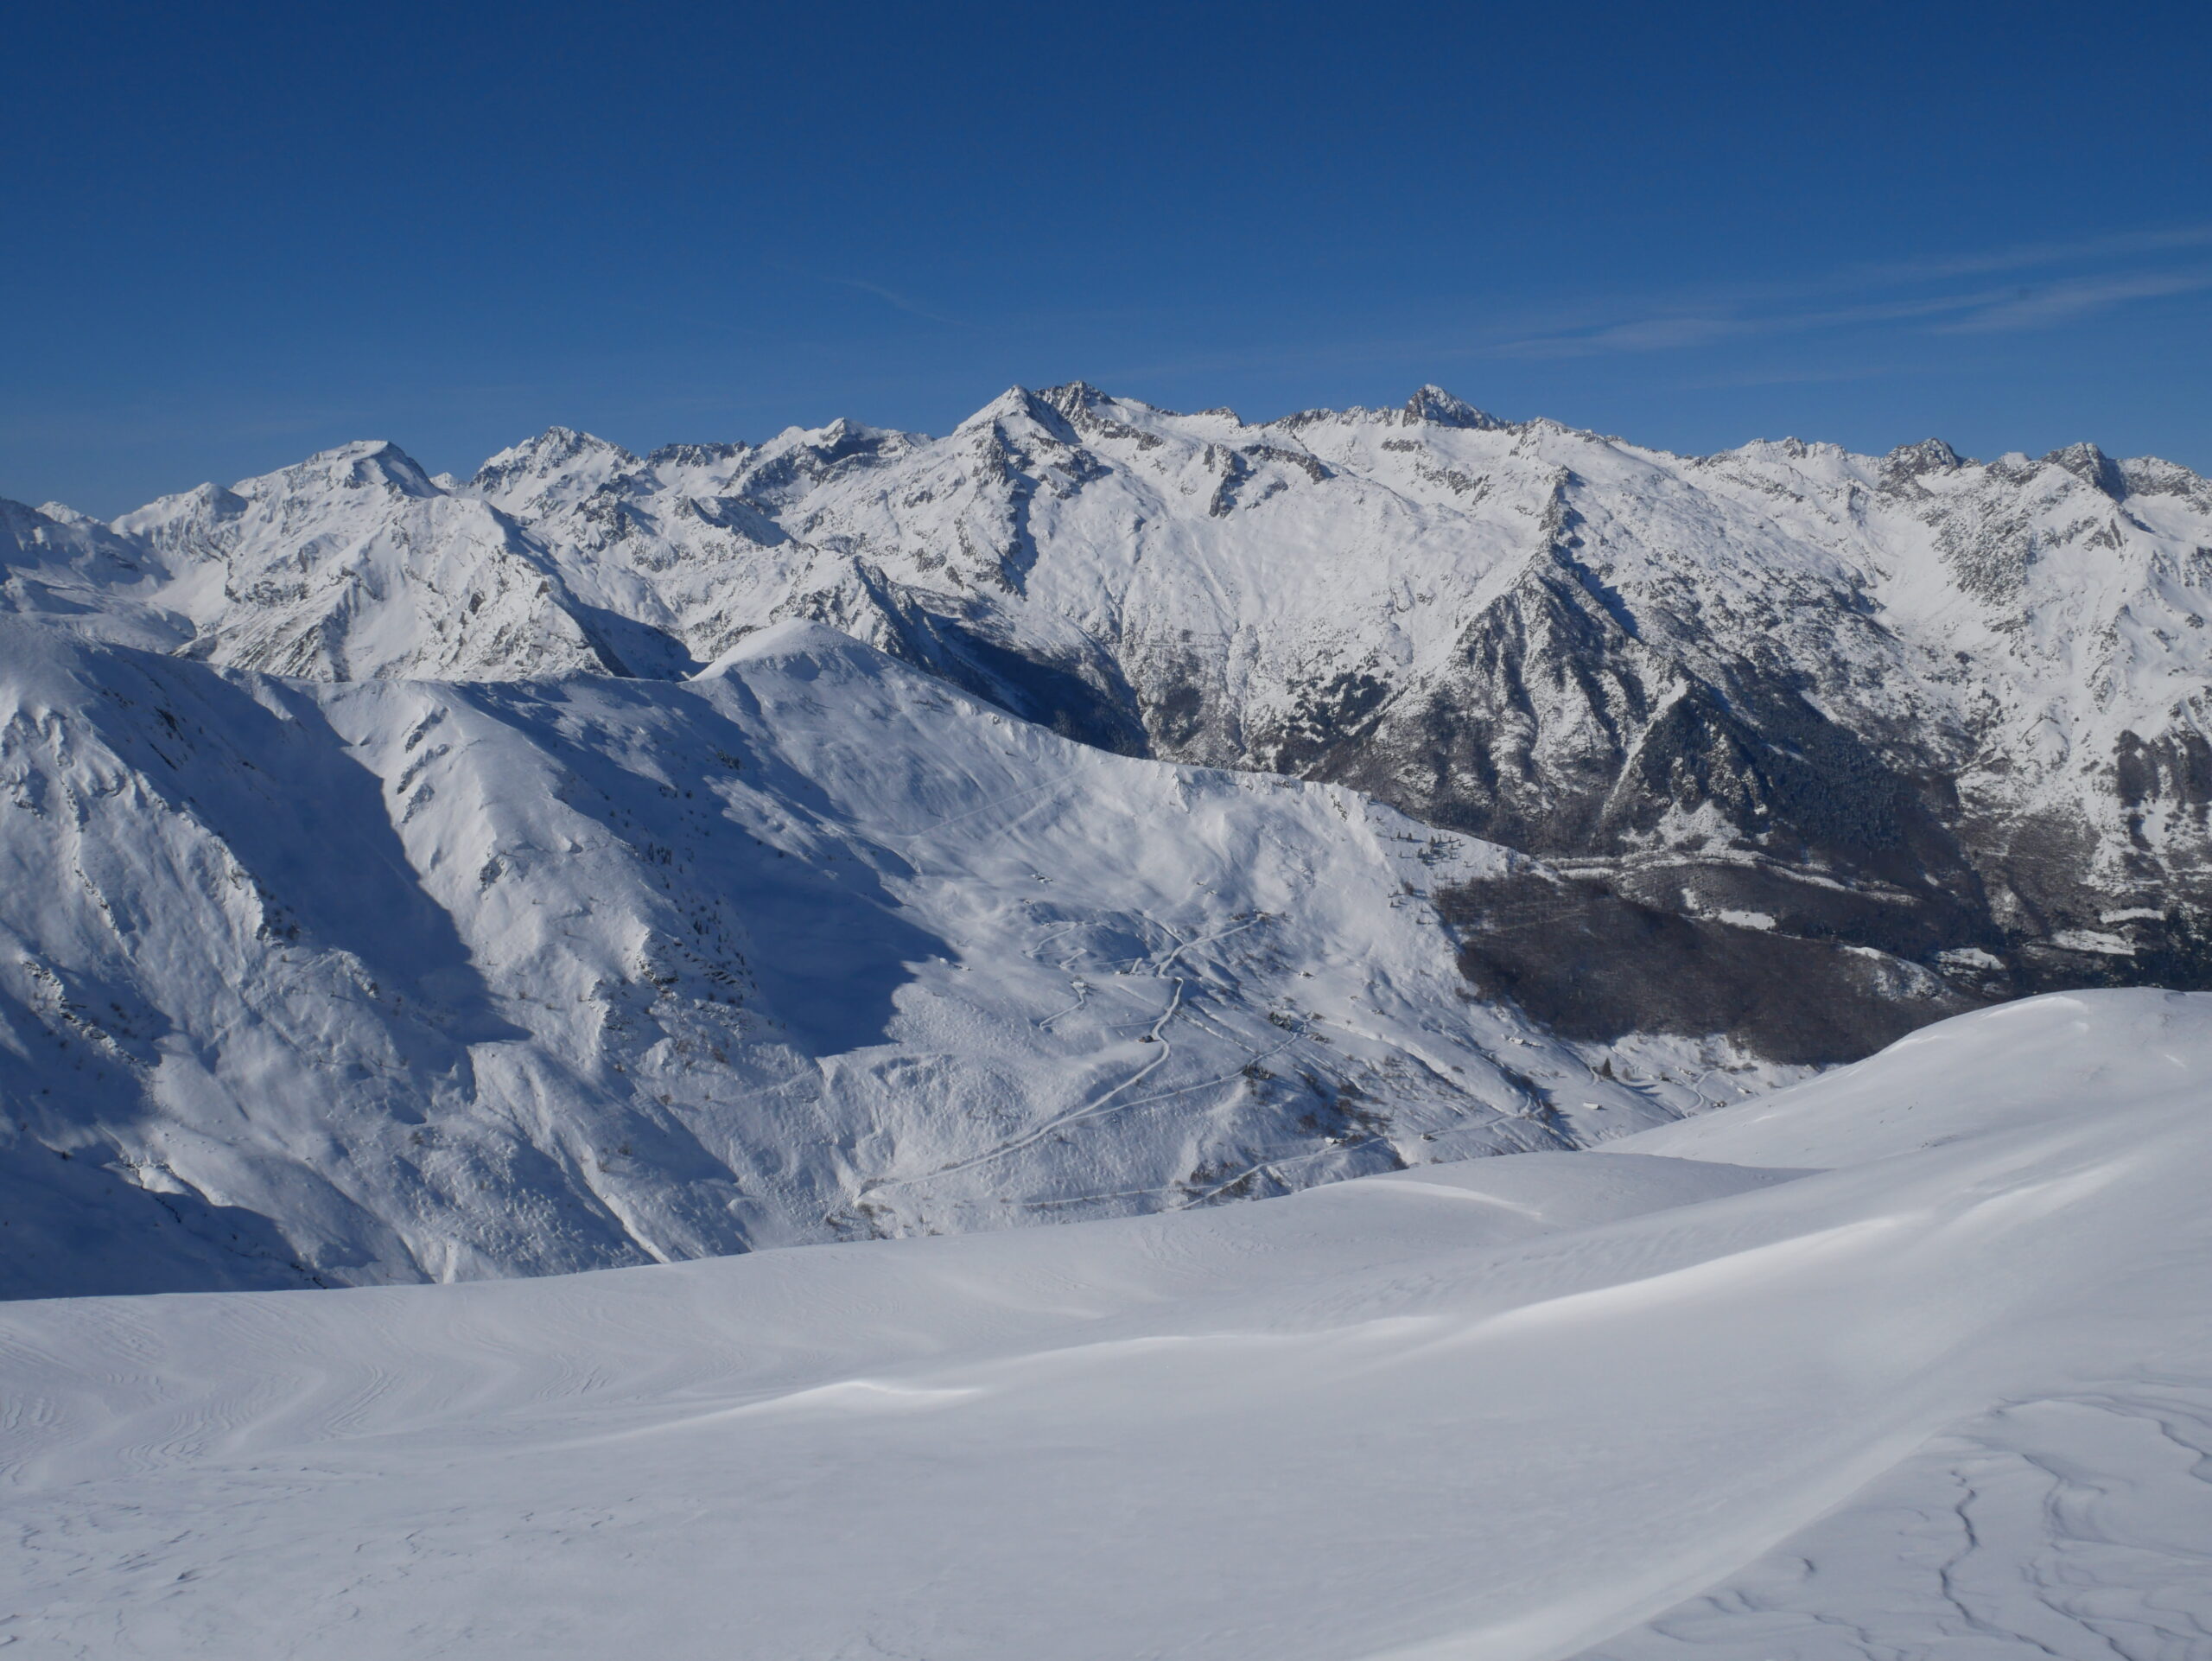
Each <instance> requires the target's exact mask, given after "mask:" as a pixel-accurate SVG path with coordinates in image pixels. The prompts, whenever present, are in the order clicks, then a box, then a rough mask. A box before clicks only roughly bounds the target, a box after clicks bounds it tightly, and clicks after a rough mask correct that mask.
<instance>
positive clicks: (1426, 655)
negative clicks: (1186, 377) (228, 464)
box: [6, 384, 2212, 1062]
mask: <svg viewBox="0 0 2212 1661" xmlns="http://www.w3.org/2000/svg"><path fill="white" fill-rule="evenodd" d="M9 512H10V517H9V518H8V519H7V520H6V525H7V529H8V531H10V533H11V534H12V536H13V538H14V540H15V543H16V548H15V549H12V550H8V551H9V553H10V558H11V565H12V571H11V579H10V582H9V584H8V597H9V601H10V604H11V605H12V606H13V607H14V608H16V609H18V610H22V611H27V612H38V613H41V614H45V615H47V616H49V617H57V616H58V617H60V618H62V619H64V620H67V621H68V622H69V623H70V625H71V626H73V627H79V628H86V629H90V630H94V631H98V632H100V633H105V634H106V635H107V636H108V637H109V638H111V639H120V640H128V641H130V642H131V643H133V644H142V645H149V646H156V647H157V648H159V649H165V650H169V651H173V652H178V653H180V654H181V655H185V656H189V657H194V658H198V659H204V660H207V661H209V662H212V663H215V664H219V665H233V666H237V667H241V668H251V669H257V670H261V671H265V672H270V673H275V674H280V675H289V676H305V677H312V678H327V679H337V680H346V679H358V678H438V679H474V680H486V679H518V678H543V677H547V676H563V675H573V674H576V673H597V674H607V675H615V676H634V677H649V678H673V677H678V676H682V675H684V674H687V673H690V672H691V671H694V670H696V668H697V667H698V666H699V665H702V664H703V663H706V662H709V661H711V660H712V659H715V658H716V657H718V656H719V655H720V654H721V653H722V652H725V651H727V650H728V648H729V647H730V646H732V645H733V644H734V642H736V641H737V640H741V638H743V637H744V636H745V635H746V634H747V633H749V632H751V631H752V630H754V629H757V628H759V627H763V626H765V625H766V624H768V623H771V622H774V621H778V620H786V619H792V618H802V619H807V620H815V621H819V622H823V623H827V624H829V625H830V626H831V627H836V628H838V629H841V630H842V631H844V632H846V633H851V634H853V635H855V636H856V637H858V638H860V639H861V640H866V641H868V642H869V643H871V644H873V645H874V646H878V647H880V649H882V650H883V651H885V652H888V653H890V654H891V655H892V656H893V657H895V658H899V659H904V660H906V662H908V663H911V664H913V665H916V666H918V667H920V668H923V669H925V670H927V671H930V672H931V673H933V674H935V675H938V676H939V677H941V678H945V679H947V680H950V681H951V682H953V683H954V684H957V685H959V686H960V687H962V688H963V689H964V690H967V691H969V692H970V693H973V694H975V695H977V696H980V697H983V698H986V699H988V700H989V701H990V702H991V703H994V704H995V705H997V706H999V707H1001V708H1002V709H1005V710H1008V711H1010V712H1011V713H1014V714H1015V715H1018V716H1022V717H1023V718H1025V719H1027V720H1030V721H1033V722H1039V723H1042V724H1044V725H1046V726H1049V727H1051V728H1052V729H1054V730H1055V731H1058V732H1059V733H1061V734H1063V735H1066V736H1068V737H1071V738H1074V739H1077V740H1078V741H1082V742H1084V743H1087V744H1091V745H1096V746H1099V747H1102V748H1107V749H1111V750H1116V751H1118V752H1121V753H1122V754H1130V755H1141V756H1152V757H1157V758H1162V759H1167V760H1178V761H1186V762H1195V763H1199V764H1203V765H1206V766H1212V767H1233V768H1240V769H1256V770H1262V771H1268V772H1278V773H1290V774H1294V775H1295V776H1298V777H1301V778H1306V779H1312V780H1328V781H1332V782H1337V783H1342V784H1346V785H1350V786H1353V787H1355V788H1357V789H1358V790H1360V791H1362V792H1366V793H1368V794H1370V795H1372V796H1374V797H1376V798H1377V799H1380V800H1382V801H1383V802H1386V803H1388V804H1389V805H1392V806H1394V807H1396V808H1397V809H1399V810H1401V811H1403V812H1405V813H1407V814H1408V815H1409V816H1411V817H1412V818H1415V819H1417V820H1420V821H1421V822H1423V823H1425V824H1431V825H1434V826H1437V827H1439V828H1441V829H1446V830H1451V831H1460V832H1464V833H1466V834H1469V835H1471V836H1476V837H1482V838H1484V839H1485V840H1489V841H1492V842H1496V843H1503V844H1504V845H1505V846H1507V847H1510V848H1513V849H1516V850H1521V851H1522V852H1524V853H1527V854H1529V855H1531V856H1534V859H1535V862H1534V863H1531V864H1526V865H1523V866H1522V867H1519V868H1516V871H1515V872H1514V874H1513V875H1510V877H1508V878H1505V879H1503V880H1501V881H1498V882H1496V883H1488V884H1479V885H1475V886H1472V887H1470V888H1465V889H1463V890H1460V891H1459V892H1457V893H1454V894H1450V895H1448V896H1446V900H1445V901H1444V904H1445V907H1446V911H1447V913H1448V915H1449V916H1450V917H1451V918H1452V920H1453V921H1454V922H1455V923H1456V924H1458V925H1459V927H1460V929H1461V931H1462V934H1463V943H1464V946H1465V965H1466V971H1467V973H1468V975H1469V977H1471V980H1472V981H1473V982H1474V983H1476V985H1477V986H1478V988H1479V989H1480V990H1482V991H1483V993H1484V995H1486V996H1512V997H1513V998H1515V999H1516V1000H1517V1001H1518V1002H1521V1003H1522V1005H1523V1006H1524V1007H1525V1008H1526V1009H1529V1011H1530V1012H1531V1013H1532V1014H1534V1015H1537V1016H1538V1017H1539V1018H1541V1019H1543V1020H1545V1021H1549V1022H1551V1023H1554V1024H1555V1025H1557V1026H1559V1027H1560V1028H1563V1029H1565V1030H1567V1031H1569V1032H1571V1033H1573V1034H1578V1035H1581V1036H1586V1037H1592V1038H1599V1039H1605V1038H1611V1037H1615V1036H1618V1035H1619V1034H1623V1033H1626V1032H1630V1031H1633V1030H1637V1029H1643V1028H1656V1029H1662V1030H1669V1031H1675V1032H1681V1033H1688V1034H1703V1033H1708V1032H1726V1033H1729V1034H1733V1035H1735V1036H1736V1037H1737V1038H1738V1039H1739V1040H1740V1041H1742V1042H1743V1043H1745V1045H1746V1046H1748V1047H1751V1049H1753V1050H1756V1051H1758V1052H1759V1053H1764V1054H1766V1055H1769V1056H1771V1057H1773V1058H1776V1059H1778V1060H1789V1061H1799V1062H1832V1061H1838V1060H1848V1059H1852V1058H1853V1057H1855V1056H1856V1055H1859V1054H1860V1053H1866V1051H1868V1050H1870V1049H1872V1048H1873V1047H1878V1046H1879V1045H1880V1044H1881V1043H1882V1042H1884V1041H1887V1040H1888V1039H1890V1038H1892V1037H1894V1036H1896V1035H1897V1034H1900V1033H1902V1032H1904V1031H1905V1030H1907V1029H1909V1028H1911V1027H1913V1026H1915V1025H1917V1024H1919V1023H1921V1022H1923V1021H1927V1020H1929V1019H1931V1018H1934V1017H1936V1016H1937V1015H1944V1014H1948V1013H1953V1012H1955V1011H1957V1010H1959V1009H1964V1008H1967V1007H1970V1006H1972V1005H1974V1004H1975V1003H1979V1002H1987V1001H1990V1000H1993V999H1998V998H2003V997H2008V996H2018V995H2019V994H2021V993H2024V992H2027V991H2031V990H2047V989H2050V988H2054V987H2059V986H2066V985H2078V984H2085V983H2087V984H2101V983H2136V982H2145V981H2149V982H2158V983H2167V984H2175V985H2190V986H2194V985H2201V984H2206V983H2208V977H2212V936H2208V927H2207V916H2208V911H2207V907H2208V901H2212V878H2208V870H2209V869H2212V864H2209V863H2208V855H2209V854H2212V837H2208V827H2207V813H2208V809H2212V742H2208V738H2207V735H2208V733H2212V645H2209V644H2208V638H2209V637H2208V634H2207V632H2206V629H2205V617H2206V615H2207V613H2208V611H2212V546H2209V545H2208V544H2212V484H2208V483H2207V482H2206V481H2205V480H2202V479H2201V478H2198V477H2197V476H2196V475H2195V474H2191V473H2190V472H2188V471H2186V470H2185V469H2183V468H2178V467H2176V466H2174V465H2172V464H2170V463H2167V462H2164V461H2156V460H2152V459H2145V460H2139V461H2113V460H2112V459H2111V458H2109V457H2107V456H2105V455H2102V454H2101V453H2100V452H2099V451H2098V450H2096V449H2094V447H2093V446H2089V445H2076V446H2075V447H2073V448H2071V449H2065V450H2061V451H2058V452H2056V453H2054V454H2053V455H2048V456H2045V457H2044V458H2043V459H2042V460H2041V461H2030V460H2028V459H2027V458H2025V457H2024V456H2020V455H2009V456H2005V457H2003V458H2000V459H1999V460H1998V461H1992V462H1986V463H1983V462H1974V461H1965V460H1963V459H1961V457H1959V456H1958V455H1955V454H1954V453H1953V452H1952V451H1951V450H1950V449H1948V448H1947V447H1946V446H1944V445H1943V444H1942V443H1941V442H1936V441H1929V442H1926V443H1923V444H1919V445H1916V446H1912V447H1910V448H1907V449H1900V450H1897V451H1896V452H1893V453H1891V455H1886V456H1883V457H1878V458H1875V457H1866V456H1859V455H1851V454H1848V453H1847V452H1845V451H1843V450H1841V449H1837V448H1835V447H1834V446H1830V445H1806V444H1802V443H1799V442H1795V441H1785V442H1780V443H1755V444H1751V445H1747V446H1745V448H1743V449H1738V450H1734V451H1730V452H1726V453H1725V454H1722V455H1713V456H1707V457H1698V458H1685V457H1681V456H1675V455H1666V454H1663V453H1660V452H1656V451H1652V450H1648V449H1639V448H1637V447H1635V446H1633V445H1630V444H1628V443H1625V442H1621V441H1619V440H1616V439H1611V438H1604V437H1600V436H1596V435H1594V434H1590V433H1584V432H1578V431H1574V430H1569V429H1567V428H1564V427H1561V426H1559V425H1557V424H1555V423H1551V422H1548V421H1533V422H1527V423H1507V422H1503V421H1501V420H1498V419H1497V418H1495V417H1490V416H1487V415H1484V414H1483V413H1482V412H1480V411H1478V410H1474V409H1472V408H1471V407H1470V406H1469V405H1467V404H1464V403H1462V402H1461V401H1459V399H1457V398H1452V397H1451V396H1450V395H1449V394H1446V393H1445V392H1443V391H1440V390H1439V389H1437V388H1434V387H1428V388H1424V389H1423V390H1422V391H1421V392H1419V393H1417V394H1416V395H1415V396H1414V398H1412V399H1411V400H1410V401H1409V402H1408V404H1407V405H1406V406H1405V407H1404V408H1402V409H1399V410H1344V411H1332V410H1317V411H1312V412H1308V413H1306V414H1301V415H1296V416H1292V417H1286V418H1284V419H1281V420H1279V421H1274V422H1269V423H1263V424H1256V425H1255V424H1250V423H1244V422H1243V421H1240V420H1239V419H1238V418H1237V417H1236V416H1234V415H1233V414H1231V413H1230V412H1228V411H1226V410H1211V411H1207V412H1205V413H1202V414H1198V415H1193V416H1183V415H1175V414H1171V413H1169V412H1167V411H1165V410H1156V409H1154V408H1152V407H1150V406H1148V405H1146V404H1141V403H1136V402H1134V401H1131V400H1127V399H1119V398H1109V397H1107V396H1106V395H1104V394H1103V393H1101V392H1098V391H1095V390H1094V389H1092V388H1090V387H1088V386H1085V385H1079V384H1078V385H1069V386H1063V387H1056V388H1053V389H1052V390H1050V391H1045V392H1038V393H1033V392H1027V391H1019V390H1016V391H1009V392H1008V393H1007V394H1006V395H1005V396H1004V397H1003V398H1000V399H998V400H997V401H996V402H995V403H994V404H991V405H990V406H989V407H988V408H986V409H984V410H982V411H980V412H979V413H978V414H977V415H976V416H975V417H973V418H971V419H970V420H969V421H968V422H966V423H963V425H962V426H961V427H960V428H959V429H958V430H956V431H955V432H954V433H953V434H951V435H950V436H949V437H945V438H942V439H928V438H924V437H919V436H912V435H908V434H903V433H895V432H884V431H878V430H871V429H867V428H862V427H856V426H854V425H851V424H849V423H836V424H834V425H832V426H830V427H829V428H826V429H823V430H817V431H810V432H806V431H798V430H792V431H787V432H785V433H784V434H781V435H779V436H778V437H776V438H774V439H772V440H771V441H770V442H767V443H766V444H762V445H759V446H748V445H743V444H720V445H696V444H692V445H674V446H671V447H668V448H666V449H661V450H657V451H655V452H653V453H652V455H647V456H644V457H639V456H636V455H631V454H630V453H628V452H627V451H625V450H623V449H620V448H619V447H617V446H614V445H612V444H609V443H607V442H602V441H601V440H598V439H595V438H593V437H591V436H588V435H585V434H581V433H576V432H572V431H569V430H564V429H557V428H556V429H555V430H552V431H550V432H548V433H546V434H545V435H543V436H541V437H539V438H537V439H535V440H532V441H531V442H529V443H526V444H523V445H519V446H518V447H516V448H515V449H511V450H507V451H504V452H502V453H501V454H500V455H497V456H494V457H493V459H492V460H491V461H488V462H486V464H485V466H484V467H483V468H481V469H480V471H479V472H478V473H477V474H476V475H475V476H474V478H473V479H469V480H455V479H452V478H446V477H441V478H436V479H433V478H430V477H429V476H427V475H425V474H424V473H423V470H422V469H421V468H418V467H416V465H415V464H414V463H413V462H412V461H410V460H409V459H408V458H407V457H406V456H405V455H403V454H402V453H401V452H399V451H398V450H397V449H394V448H393V447H391V446H390V445H388V444H359V445H353V446H348V447H346V448H345V449H340V450H335V451H331V452H327V453H326V454H324V455H319V456H316V457H315V458H313V459H312V460H310V461H307V462H304V463H302V464H301V465H300V466H298V467H296V468H288V469H285V470H284V471H283V472H281V473H277V474H270V475H269V476H268V477H266V478H262V479H256V480H247V481H245V483H243V484H241V485H238V486H235V487H232V488H231V489H229V490H224V489H219V488H217V487H202V488H201V489H200V490H197V491H194V492H190V493H187V494H185V495H182V496H179V497H172V498H168V499H165V500H162V501H160V502H156V503H154V504H152V505H151V506H148V507H146V508H143V509H141V510H140V511H138V512H135V513H131V514H128V515H126V516H124V518H123V519H119V520H118V521H116V522H115V524H114V525H97V524H93V523H92V522H89V521H86V520H85V519H82V518H81V517H79V516H77V515H73V514H70V513H68V512H66V511H64V510H55V511H49V512H48V513H47V514H44V515H41V514H37V513H34V512H30V511H29V510H25V509H19V508H17V509H10V511H9Z"/></svg>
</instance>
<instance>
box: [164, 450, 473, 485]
mask: <svg viewBox="0 0 2212 1661" xmlns="http://www.w3.org/2000/svg"><path fill="white" fill-rule="evenodd" d="M316 489H334V490H340V491H357V490H377V491H382V492H385V493H391V494H396V495H400V496H412V497H431V496H440V495H443V494H444V492H442V491H441V490H440V489H439V488H438V487H437V486H436V485H435V484H434V483H432V482H431V480H430V475H429V473H428V472H427V471H426V470H425V469H424V468H423V465H422V463H421V462H419V461H416V459H415V458H414V457H413V456H411V455H408V453H407V452H406V451H405V450H404V449H400V448H399V446H398V445H397V444H395V443H393V442H391V440H390V439H386V438H364V439H356V440H354V441H353V442H351V443H346V444H338V445H334V446H333V447H332V448H331V449H327V450H318V451H316V452H315V454H314V455H310V456H309V457H308V459H307V460H306V461H299V462H295V463H294V464H293V465H292V466H290V467H289V468H277V471H276V472H274V473H264V474H259V475H257V477H254V478H251V479H242V480H239V481H238V483H236V484H234V485H232V487H231V491H232V493H233V494H235V495H238V496H243V497H245V498H246V499H247V500H261V499H264V498H268V497H273V496H285V495H300V494H302V493H308V492H310V491H314V490H316ZM188 494H189V493H188Z"/></svg>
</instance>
